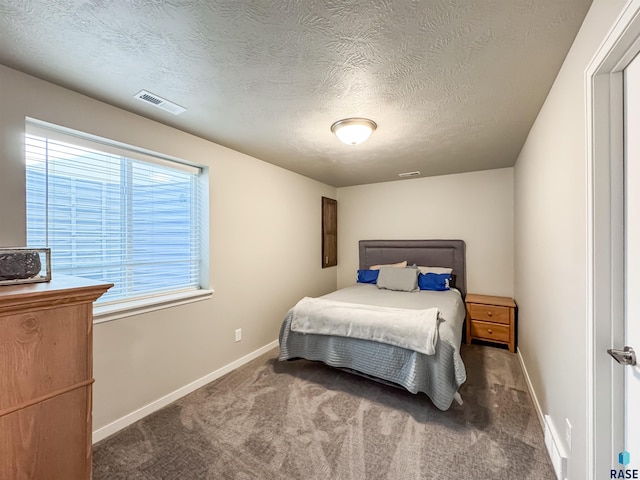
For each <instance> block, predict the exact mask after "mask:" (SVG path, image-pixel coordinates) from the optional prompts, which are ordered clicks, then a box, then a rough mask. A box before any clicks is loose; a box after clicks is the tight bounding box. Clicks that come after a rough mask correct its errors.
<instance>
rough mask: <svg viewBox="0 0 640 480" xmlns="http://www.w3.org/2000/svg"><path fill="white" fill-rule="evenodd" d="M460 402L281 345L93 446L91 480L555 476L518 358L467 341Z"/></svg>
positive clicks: (392, 479) (443, 479)
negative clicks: (433, 399)
mask: <svg viewBox="0 0 640 480" xmlns="http://www.w3.org/2000/svg"><path fill="white" fill-rule="evenodd" d="M462 354H463V359H464V362H465V365H466V367H467V376H468V378H467V382H466V383H465V384H464V385H463V386H462V388H461V390H460V393H461V395H462V398H463V399H464V405H463V406H459V405H457V404H454V405H453V406H452V407H451V409H449V410H448V411H446V412H442V411H440V410H438V409H436V408H435V407H434V406H433V405H432V404H431V403H430V401H429V399H428V398H427V397H426V396H425V395H422V394H420V395H412V394H410V393H408V392H406V391H404V390H400V389H396V388H394V387H390V386H386V385H382V384H380V383H377V382H373V381H371V380H368V379H365V378H361V377H358V376H355V375H352V374H349V373H346V372H342V371H339V370H336V369H332V368H330V367H327V366H325V365H323V364H320V363H314V362H307V361H305V360H296V361H291V362H284V363H283V362H278V361H277V360H276V356H277V349H274V350H273V351H271V352H269V353H267V354H265V355H263V356H261V357H259V358H257V359H256V360H254V361H252V362H250V363H249V364H247V365H245V366H243V367H241V368H239V369H238V370H236V371H234V372H231V373H229V374H227V375H226V376H224V377H222V378H220V379H218V380H216V381H215V382H212V383H211V384H209V385H207V386H205V387H203V388H201V389H200V390H198V391H196V392H194V393H192V394H190V395H188V396H186V397H184V398H182V399H181V400H179V401H177V402H175V403H173V404H171V405H169V406H168V407H166V408H164V409H162V410H160V411H158V412H156V413H154V414H152V415H150V416H148V417H146V418H144V419H142V420H140V421H139V422H137V423H135V424H133V425H131V426H130V427H128V428H126V429H124V430H122V431H120V432H118V433H117V434H115V435H113V436H111V437H109V438H107V439H105V440H103V441H102V442H100V443H98V444H97V445H96V446H95V447H94V457H93V468H94V471H93V479H94V480H120V479H123V480H125V479H126V480H169V479H176V480H177V479H180V480H190V479H198V480H199V479H216V480H217V479H234V480H246V479H259V480H272V479H279V480H280V479H282V480H294V479H296V480H297V479H300V480H302V479H304V480H315V479H327V480H329V479H330V480H336V479H350V480H356V479H358V480H360V479H361V480H375V479H385V480H405V479H407V480H409V479H411V480H414V479H415V480H417V479H420V480H422V479H438V480H448V479H452V480H453V479H456V480H458V479H464V480H466V479H469V480H472V479H482V480H501V479H505V480H506V479H509V480H511V479H514V478H517V479H540V480H547V479H548V480H553V479H554V478H555V476H554V473H553V470H552V467H551V465H550V462H549V459H548V457H547V454H546V450H545V447H544V440H543V434H542V430H541V428H540V424H539V422H538V419H537V417H536V414H535V411H534V409H533V404H532V402H531V398H530V396H529V394H528V391H527V387H526V384H525V381H524V378H523V374H522V371H521V368H520V365H519V363H518V359H517V357H516V356H515V355H513V354H510V353H509V352H508V351H506V350H502V349H498V348H493V347H487V346H477V345H472V346H465V345H463V350H462Z"/></svg>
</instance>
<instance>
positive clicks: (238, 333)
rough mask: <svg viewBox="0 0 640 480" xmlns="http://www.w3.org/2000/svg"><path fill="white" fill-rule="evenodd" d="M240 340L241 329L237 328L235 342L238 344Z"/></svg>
mask: <svg viewBox="0 0 640 480" xmlns="http://www.w3.org/2000/svg"><path fill="white" fill-rule="evenodd" d="M240 340H242V329H241V328H237V329H236V342H239V341H240Z"/></svg>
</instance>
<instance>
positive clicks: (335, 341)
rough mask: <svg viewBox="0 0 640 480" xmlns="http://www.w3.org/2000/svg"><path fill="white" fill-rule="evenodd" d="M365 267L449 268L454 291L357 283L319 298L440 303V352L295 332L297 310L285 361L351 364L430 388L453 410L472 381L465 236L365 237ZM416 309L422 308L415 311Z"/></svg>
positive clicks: (286, 333) (285, 331)
mask: <svg viewBox="0 0 640 480" xmlns="http://www.w3.org/2000/svg"><path fill="white" fill-rule="evenodd" d="M359 251H360V269H362V270H365V269H368V268H369V267H371V266H374V265H380V264H385V265H386V264H395V263H398V262H403V261H405V260H406V261H407V263H408V265H413V264H415V265H421V266H431V267H449V268H452V269H453V279H454V281H455V288H451V289H450V290H447V291H423V290H420V291H419V292H412V293H408V292H403V291H401V292H398V291H391V290H383V289H378V287H377V286H376V285H372V284H362V283H357V284H355V285H353V286H350V287H347V288H344V289H340V290H337V291H336V292H332V293H330V294H328V295H324V296H322V297H320V299H321V300H327V303H328V302H332V303H333V304H336V305H338V304H339V302H345V303H347V304H360V305H362V306H363V308H374V307H373V306H376V307H382V310H384V309H385V308H386V309H389V310H391V309H394V308H402V309H408V310H422V309H428V308H432V307H438V309H439V315H438V317H439V321H438V326H437V336H436V339H435V344H434V351H433V352H429V353H422V352H420V351H416V350H415V349H413V348H407V347H403V346H398V345H393V344H390V343H384V342H381V341H375V340H369V339H365V338H352V337H348V336H342V335H335V334H324V333H323V334H312V333H303V332H300V331H294V330H292V321H293V320H294V312H293V310H294V309H293V308H292V309H291V310H290V311H289V312H288V314H287V316H286V317H285V319H284V321H283V323H282V326H281V329H280V336H279V341H280V355H279V360H281V361H285V360H295V359H306V360H312V361H321V362H324V363H325V364H327V365H330V366H332V367H337V368H341V369H345V370H349V371H351V372H353V373H357V374H360V375H364V376H366V377H369V378H372V379H374V380H377V381H380V382H383V383H388V384H391V385H394V386H400V387H402V388H404V389H406V390H408V391H409V392H411V393H416V394H417V393H419V392H422V393H425V394H426V395H427V396H428V397H429V398H430V399H431V401H432V402H433V404H434V405H435V406H436V407H437V408H439V409H441V410H446V409H448V408H449V407H450V406H451V404H452V402H453V401H454V400H456V401H457V402H458V403H461V402H462V399H461V398H460V395H459V394H458V388H459V387H460V386H461V385H462V383H464V381H465V380H466V371H465V367H464V364H463V362H462V358H461V357H460V344H461V342H462V331H463V325H464V319H465V307H464V297H465V295H466V267H465V243H464V241H462V240H361V241H360V242H359ZM355 275H356V272H354V277H355ZM414 313H415V312H414Z"/></svg>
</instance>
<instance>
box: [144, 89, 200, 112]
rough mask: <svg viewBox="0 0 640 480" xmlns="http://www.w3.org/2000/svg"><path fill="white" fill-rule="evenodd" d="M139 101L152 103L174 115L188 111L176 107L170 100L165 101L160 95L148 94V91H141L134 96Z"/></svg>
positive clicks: (178, 106)
mask: <svg viewBox="0 0 640 480" xmlns="http://www.w3.org/2000/svg"><path fill="white" fill-rule="evenodd" d="M134 97H136V98H137V99H138V100H141V101H143V102H146V103H150V104H151V105H155V106H156V107H158V108H161V109H163V110H166V111H167V112H169V113H173V114H174V115H180V114H181V113H182V112H186V111H187V109H186V108H184V107H181V106H180V105H176V104H175V103H173V102H170V101H169V100H165V99H164V98H162V97H159V96H158V95H154V94H153V93H151V92H147V91H146V90H140V91H139V92H138V93H136V94H135V95H134Z"/></svg>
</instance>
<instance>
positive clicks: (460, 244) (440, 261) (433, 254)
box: [359, 240, 467, 298]
mask: <svg viewBox="0 0 640 480" xmlns="http://www.w3.org/2000/svg"><path fill="white" fill-rule="evenodd" d="M359 247H360V268H361V269H367V268H369V267H370V266H372V265H379V264H384V263H398V262H402V261H404V260H406V261H407V263H408V264H409V265H413V264H414V263H415V264H416V265H423V266H425V267H450V268H453V274H454V275H455V276H456V288H457V289H458V290H460V292H461V293H462V298H464V297H465V296H466V295H467V275H466V274H467V270H466V254H465V243H464V241H463V240H360V242H359Z"/></svg>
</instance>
